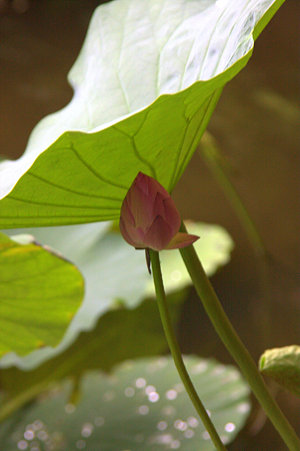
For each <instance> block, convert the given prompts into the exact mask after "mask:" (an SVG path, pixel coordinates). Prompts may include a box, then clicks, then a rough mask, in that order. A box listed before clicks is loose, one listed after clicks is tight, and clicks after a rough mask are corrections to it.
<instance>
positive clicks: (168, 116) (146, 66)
mask: <svg viewBox="0 0 300 451" xmlns="http://www.w3.org/2000/svg"><path fill="white" fill-rule="evenodd" d="M283 1H284V0H238V1H234V2H233V1H232V0H222V1H215V0H203V1H199V0H143V1H142V2H137V1H136V0H116V1H114V2H111V3H108V4H105V5H101V6H100V7H99V8H97V9H96V11H95V13H94V15H93V18H92V21H91V25H90V28H89V31H88V34H87V37H86V40H85V43H84V45H83V48H82V50H81V52H80V54H79V57H78V59H77V61H76V63H75V65H74V67H73V68H72V70H71V72H70V74H69V81H70V83H71V85H72V86H73V88H74V97H73V99H72V101H71V102H70V103H69V104H68V105H67V106H66V107H65V108H64V109H63V110H61V111H59V112H57V113H55V114H52V115H50V116H48V117H47V118H45V119H44V120H42V121H41V122H40V124H38V126H37V127H36V129H35V130H34V132H33V134H32V136H31V138H30V140H29V144H28V147H27V150H26V152H25V154H24V156H23V157H21V158H20V159H19V160H17V161H15V162H10V161H6V162H3V163H1V165H0V198H3V199H2V200H1V201H0V227H2V228H12V227H29V226H35V225H36V226H41V225H43V226H44V225H63V224H75V223H84V222H96V221H103V220H108V219H115V218H117V217H118V216H119V209H120V205H121V202H122V199H123V198H124V196H125V194H126V191H127V190H128V188H129V186H130V184H131V182H132V181H133V179H134V177H135V176H136V174H137V172H138V171H143V172H144V173H146V174H149V175H152V176H154V177H155V178H156V179H158V180H159V181H160V182H161V183H162V184H163V185H164V186H165V187H166V188H167V189H168V190H169V191H171V190H172V188H173V187H174V185H175V184H176V182H177V181H178V179H179V177H180V176H181V174H182V173H183V171H184V169H185V167H186V165H187V163H188V161H189V160H190V158H191V156H192V154H193V152H194V150H195V148H196V146H197V144H198V142H199V140H200V137H201V135H202V133H203V132H204V130H205V128H206V125H207V123H208V121H209V118H210V116H211V114H212V112H213V110H214V108H215V105H216V102H217V100H218V98H219V96H220V93H221V91H222V88H223V86H224V85H225V84H226V83H227V82H228V81H229V80H230V79H232V78H233V77H234V76H235V75H236V74H237V73H238V72H239V71H240V70H241V69H242V68H243V67H244V66H245V64H246V63H247V61H248V59H249V58H250V56H251V52H252V49H253V43H254V39H255V38H256V37H257V35H258V34H259V33H260V31H261V30H262V29H263V28H264V26H265V25H266V24H267V22H268V21H269V20H270V19H271V17H272V16H273V14H274V13H275V11H276V10H277V9H278V8H279V6H280V5H281V4H282V3H283Z"/></svg>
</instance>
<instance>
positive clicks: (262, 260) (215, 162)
mask: <svg viewBox="0 0 300 451" xmlns="http://www.w3.org/2000/svg"><path fill="white" fill-rule="evenodd" d="M199 153H200V155H201V157H202V158H203V160H204V161H205V163H206V165H207V166H208V168H209V169H210V171H211V173H212V175H213V176H214V178H215V180H216V181H217V183H218V184H219V186H220V187H221V189H222V191H223V194H224V195H225V196H226V198H227V200H228V202H229V203H230V204H231V207H232V209H233V210H234V212H235V214H236V216H237V218H238V220H239V222H240V224H241V226H242V227H243V229H244V231H245V233H246V235H247V237H248V240H249V242H250V244H251V246H252V248H253V251H254V254H255V256H256V259H257V268H258V271H259V276H260V284H261V290H262V294H263V300H264V302H263V303H261V305H260V306H259V309H260V315H259V321H260V329H261V336H262V337H261V341H262V346H263V349H266V348H267V347H270V346H271V345H272V326H271V310H272V303H271V289H270V280H269V279H270V278H269V268H268V255H267V252H266V247H265V245H264V242H263V239H262V237H261V235H260V233H259V231H258V230H257V227H256V225H255V223H254V221H253V220H252V218H251V215H250V213H249V212H248V210H247V208H246V206H245V204H244V202H243V200H242V199H241V197H240V195H239V193H238V192H237V190H236V188H235V187H234V185H233V184H232V182H231V180H230V175H229V168H228V167H227V165H226V161H224V158H223V156H222V154H221V152H220V150H219V148H218V144H217V142H216V140H215V139H214V137H213V136H212V135H211V134H210V133H209V132H207V131H206V132H205V133H204V135H203V137H202V140H201V143H200V147H199ZM256 321H257V319H256Z"/></svg>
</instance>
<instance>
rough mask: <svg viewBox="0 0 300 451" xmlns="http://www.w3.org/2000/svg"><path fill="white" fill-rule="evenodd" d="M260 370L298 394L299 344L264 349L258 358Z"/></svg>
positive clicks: (299, 388)
mask: <svg viewBox="0 0 300 451" xmlns="http://www.w3.org/2000/svg"><path fill="white" fill-rule="evenodd" d="M259 369H260V371H261V372H262V373H263V374H265V375H267V376H269V377H271V378H272V379H274V380H275V381H276V382H278V383H279V384H280V385H282V386H283V387H285V388H287V389H288V390H290V391H291V392H293V393H295V394H296V395H298V396H300V346H297V345H292V346H284V347H283V348H274V349H268V350H266V351H265V352H264V353H263V355H262V356H261V357H260V359H259Z"/></svg>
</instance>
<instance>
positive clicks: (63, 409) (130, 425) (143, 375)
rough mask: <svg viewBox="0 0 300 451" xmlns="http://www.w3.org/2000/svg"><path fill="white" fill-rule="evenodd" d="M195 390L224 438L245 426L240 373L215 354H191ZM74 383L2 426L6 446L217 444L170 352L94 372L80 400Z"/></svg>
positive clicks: (105, 449)
mask: <svg viewBox="0 0 300 451" xmlns="http://www.w3.org/2000/svg"><path fill="white" fill-rule="evenodd" d="M185 362H186V365H187V368H188V370H189V371H190V373H191V375H192V378H193V381H194V383H195V386H196V388H197V390H198V393H199V395H200V397H201V399H202V400H203V402H204V404H205V406H206V408H207V409H208V410H209V412H210V415H211V419H212V421H213V422H214V424H215V426H216V428H217V430H218V432H219V434H220V436H221V438H222V440H223V442H224V443H229V442H230V441H232V440H233V439H234V437H235V436H236V434H237V432H238V431H239V430H240V429H241V427H242V426H243V425H244V422H245V419H246V417H247V415H248V412H249V409H250V406H249V401H248V387H247V385H246V384H245V382H244V381H243V380H242V378H241V376H240V374H239V372H238V371H237V370H236V369H235V368H233V367H231V366H224V365H220V364H219V363H217V362H215V361H214V360H204V359H199V358H193V357H186V358H185ZM70 388H71V387H70V384H65V385H63V386H60V387H58V388H57V389H56V390H54V391H53V392H52V393H50V394H49V396H48V397H46V398H45V396H44V397H41V398H40V399H39V400H38V401H37V402H36V403H33V404H31V405H30V406H29V407H28V408H27V409H26V410H25V411H22V416H21V417H20V415H18V413H17V414H16V415H15V417H12V418H11V419H9V420H8V421H7V422H6V423H4V424H3V425H1V426H2V427H1V432H0V441H1V445H2V448H3V449H5V451H12V450H14V451H15V450H16V449H25V447H26V445H27V446H28V449H30V448H29V447H32V446H33V445H32V443H33V442H35V443H36V445H34V446H36V447H37V448H38V449H43V450H48V449H51V450H53V451H65V450H75V449H87V450H93V451H120V450H122V451H125V450H130V451H148V450H149V451H150V450H152V451H160V450H161V451H163V450H167V449H182V450H184V451H197V450H198V451H213V450H214V449H215V448H214V446H213V444H212V442H211V440H210V438H209V435H208V433H207V431H206V430H205V429H204V427H203V426H202V423H201V422H200V420H199V419H198V416H197V414H196V412H195V410H194V408H193V405H192V404H191V401H190V400H189V398H188V397H187V395H186V393H185V391H184V389H183V386H182V383H181V382H180V379H179V376H178V374H177V371H176V370H175V367H174V364H173V362H172V360H171V359H170V358H160V359H143V360H140V361H137V362H135V363H128V364H126V363H125V364H123V365H122V366H121V367H120V368H119V369H117V370H116V371H115V373H114V374H112V376H111V377H107V376H104V375H101V374H99V373H91V374H89V375H88V376H86V377H85V378H84V379H83V381H82V387H81V390H82V392H81V397H80V399H79V402H78V404H77V406H74V405H73V404H71V403H70V402H69V396H70Z"/></svg>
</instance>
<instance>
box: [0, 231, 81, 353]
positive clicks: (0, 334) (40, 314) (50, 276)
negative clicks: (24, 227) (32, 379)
mask: <svg viewBox="0 0 300 451" xmlns="http://www.w3.org/2000/svg"><path fill="white" fill-rule="evenodd" d="M27 238H28V237H27ZM19 239H20V241H21V242H23V241H24V240H25V241H26V236H25V237H24V236H22V237H19ZM82 298H83V279H82V276H81V274H80V272H79V271H78V269H77V268H76V267H75V266H74V265H72V264H71V263H70V262H68V261H66V260H64V259H63V258H61V257H59V256H57V255H54V254H53V253H50V252H48V251H47V250H46V249H44V248H43V247H41V246H38V245H36V244H34V243H31V244H19V243H18V242H16V241H15V240H11V239H10V238H8V237H7V236H6V235H4V234H2V233H0V356H3V355H4V354H6V353H8V352H11V351H14V352H16V353H18V354H20V355H24V354H28V353H29V352H31V351H33V350H34V349H38V348H41V347H44V346H55V345H57V344H58V343H59V341H60V340H61V339H62V337H63V334H64V332H65V330H66V328H67V326H68V325H69V323H70V322H71V320H72V318H73V316H74V314H75V312H76V310H77V309H78V307H79V305H80V301H81V300H82Z"/></svg>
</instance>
